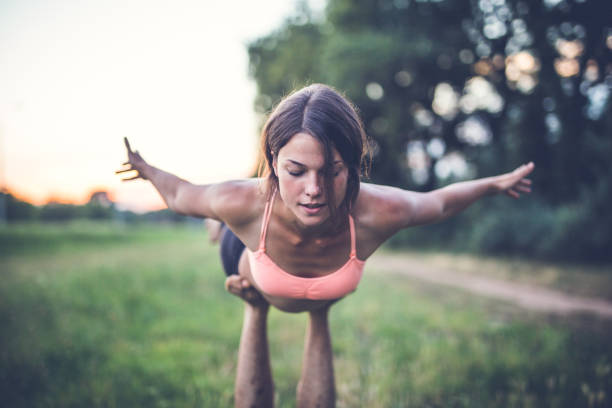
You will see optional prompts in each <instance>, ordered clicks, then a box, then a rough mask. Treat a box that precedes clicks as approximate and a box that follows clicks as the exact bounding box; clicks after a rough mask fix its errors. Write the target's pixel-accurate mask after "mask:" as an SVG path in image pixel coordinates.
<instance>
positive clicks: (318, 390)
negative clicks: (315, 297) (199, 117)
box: [297, 305, 336, 408]
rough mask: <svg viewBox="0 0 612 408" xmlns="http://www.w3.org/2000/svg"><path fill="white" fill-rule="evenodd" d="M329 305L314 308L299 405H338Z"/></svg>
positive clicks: (306, 346) (301, 406)
mask: <svg viewBox="0 0 612 408" xmlns="http://www.w3.org/2000/svg"><path fill="white" fill-rule="evenodd" d="M328 312H329V305H328V306H326V307H323V308H321V309H318V310H315V311H311V312H310V315H309V319H308V328H307V329H306V342H305V345H304V360H303V362H302V377H301V379H300V382H299V384H298V389H297V406H298V408H310V407H321V408H329V407H335V406H336V386H335V381H334V364H333V355H332V345H331V335H330V332H329V322H328V317H327V316H328Z"/></svg>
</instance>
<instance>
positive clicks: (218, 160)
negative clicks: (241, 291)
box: [0, 0, 324, 211]
mask: <svg viewBox="0 0 612 408" xmlns="http://www.w3.org/2000/svg"><path fill="white" fill-rule="evenodd" d="M309 3H310V4H311V6H312V8H313V9H314V10H315V12H316V11H317V10H321V9H322V7H323V5H324V1H323V0H313V1H310V2H309ZM294 8H295V1H288V0H265V1H262V2H253V1H247V0H240V1H234V2H230V1H227V2H221V1H215V2H212V1H196V0H193V1H189V0H178V1H176V0H175V1H169V0H167V1H160V0H121V1H119V0H108V1H94V0H85V1H78V0H50V1H42V0H30V1H19V0H4V1H3V2H2V3H0V183H1V185H2V187H4V188H8V190H9V191H11V192H13V193H14V194H16V195H17V196H18V197H20V198H22V199H26V200H27V201H30V202H33V203H35V204H43V203H45V202H47V201H49V200H50V199H54V200H58V201H65V202H75V203H82V202H85V201H86V200H87V199H88V197H89V195H90V193H91V192H92V191H95V190H106V191H109V192H110V193H111V195H112V197H113V198H114V199H115V201H117V203H118V204H119V207H120V208H126V209H131V210H135V211H145V210H151V209H157V208H162V207H163V202H162V201H161V199H160V197H159V196H158V195H157V193H156V192H155V190H154V188H153V187H152V186H151V184H150V183H149V182H146V181H141V180H139V181H133V182H123V183H122V182H121V181H120V178H119V177H118V176H116V175H115V174H114V171H115V170H117V169H118V168H119V167H120V164H121V162H123V161H125V156H126V155H125V148H124V145H123V137H124V136H127V137H128V138H129V140H130V143H131V145H132V148H133V149H134V150H138V151H139V152H140V153H141V155H142V156H143V157H144V158H145V159H146V160H147V161H148V162H150V163H151V164H153V165H155V166H156V167H159V168H162V169H164V170H167V171H170V172H172V173H174V174H176V175H178V176H180V177H182V178H185V179H187V180H189V181H191V182H194V183H211V182H218V181H223V180H228V179H234V178H242V177H247V176H249V174H251V173H252V171H253V169H254V168H255V166H256V162H255V161H256V157H257V154H256V152H257V148H258V140H257V139H258V137H257V136H258V119H257V116H256V114H255V112H254V110H253V99H254V96H255V90H256V88H255V84H254V82H253V81H252V80H251V79H249V77H248V56H247V52H246V44H248V42H249V41H250V40H253V39H255V38H257V37H259V36H262V35H266V34H268V33H270V32H271V31H272V30H274V29H275V28H277V27H279V26H280V24H281V23H282V21H283V20H284V19H285V18H286V17H287V16H289V15H290V14H291V13H292V10H293V9H294Z"/></svg>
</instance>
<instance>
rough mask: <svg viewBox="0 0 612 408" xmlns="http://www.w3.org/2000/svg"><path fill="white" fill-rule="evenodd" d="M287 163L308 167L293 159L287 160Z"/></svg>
mask: <svg viewBox="0 0 612 408" xmlns="http://www.w3.org/2000/svg"><path fill="white" fill-rule="evenodd" d="M287 161H289V162H291V163H292V164H295V165H296V166H300V167H306V166H305V165H303V164H302V163H300V162H299V161H295V160H291V159H287Z"/></svg>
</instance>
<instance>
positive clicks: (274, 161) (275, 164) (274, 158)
mask: <svg viewBox="0 0 612 408" xmlns="http://www.w3.org/2000/svg"><path fill="white" fill-rule="evenodd" d="M277 157H278V156H276V155H275V154H274V153H272V171H273V172H274V175H275V176H276V177H278V159H277Z"/></svg>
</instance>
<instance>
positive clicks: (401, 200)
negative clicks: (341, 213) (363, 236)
mask: <svg viewBox="0 0 612 408" xmlns="http://www.w3.org/2000/svg"><path fill="white" fill-rule="evenodd" d="M409 210H410V205H409V203H408V202H407V197H406V191H404V190H402V189H399V188H396V187H391V186H384V185H379V184H370V183H361V185H360V187H359V195H358V196H357V200H356V202H355V206H354V208H353V215H354V217H355V219H356V220H357V222H358V224H360V226H361V227H362V228H366V229H371V230H373V231H378V232H379V233H382V234H384V235H386V233H387V232H388V231H389V230H393V229H394V228H395V227H396V225H397V222H398V221H399V220H400V219H402V218H404V217H406V215H407V214H406V213H407V212H409Z"/></svg>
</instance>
